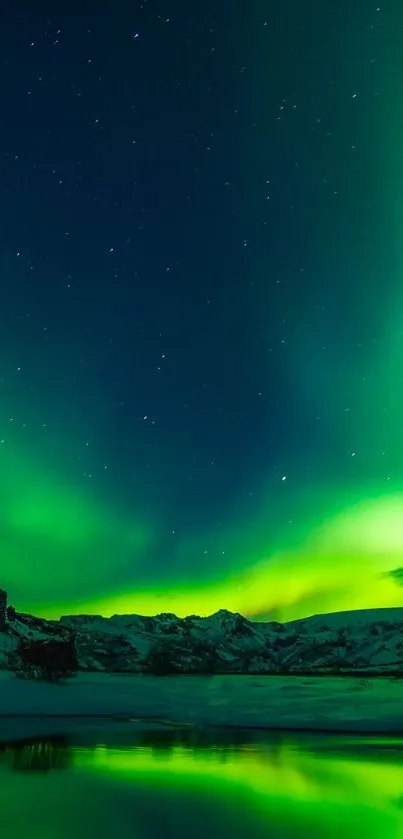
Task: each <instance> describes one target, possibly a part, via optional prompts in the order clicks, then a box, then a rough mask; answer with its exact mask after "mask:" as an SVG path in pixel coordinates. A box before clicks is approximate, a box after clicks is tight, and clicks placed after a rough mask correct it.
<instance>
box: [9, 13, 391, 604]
mask: <svg viewBox="0 0 403 839" xmlns="http://www.w3.org/2000/svg"><path fill="white" fill-rule="evenodd" d="M217 5H218V6H219V8H217ZM0 40H1V51H2V56H4V58H3V60H4V65H5V67H6V72H5V73H4V74H3V78H2V80H1V81H0V91H1V97H2V101H3V113H6V114H7V119H6V121H5V123H4V126H3V128H2V137H1V140H0V179H1V188H2V196H3V203H2V224H1V232H0V242H1V283H2V298H1V301H2V305H1V308H0V327H1V332H0V335H1V337H0V504H1V506H0V510H1V517H0V586H3V587H4V588H6V589H7V590H8V592H9V598H10V601H11V602H13V603H15V605H16V606H17V608H19V609H21V610H27V611H33V612H36V613H37V614H41V615H43V616H49V617H58V616H59V615H60V614H62V613H63V614H66V613H74V612H82V611H86V612H101V613H102V614H105V615H110V614H113V613H114V612H140V613H143V614H155V613H158V612H161V611H170V612H171V611H172V612H176V613H177V614H178V615H180V616H183V615H185V614H192V613H197V614H202V615H205V614H209V613H211V612H214V611H216V610H217V609H220V608H227V609H231V610H234V611H239V612H241V613H243V614H245V615H248V616H252V617H258V616H271V617H275V618H277V619H282V620H283V619H291V618H296V617H302V616H305V615H309V614H312V613H315V612H326V611H333V610H338V609H354V608H367V607H368V608H372V607H379V606H396V605H403V586H402V585H400V584H399V581H400V579H399V574H396V573H395V572H396V571H397V570H398V569H399V568H400V567H403V395H402V382H403V293H402V279H401V277H402V270H403V249H402V244H401V224H402V218H403V206H402V198H401V195H402V189H401V181H402V168H403V167H402V162H401V140H402V127H401V115H400V108H401V103H400V81H399V80H400V79H401V78H402V76H403V60H402V55H403V11H402V8H401V6H400V5H399V4H398V3H397V0H391V2H389V3H387V4H385V6H380V7H379V8H378V7H377V5H376V4H371V3H368V2H366V0H365V2H364V0H358V2H357V3H355V4H354V9H353V10H352V8H351V4H349V3H347V0H341V2H340V3H338V4H337V8H336V4H331V3H328V2H326V3H320V2H319V0H315V2H313V3H312V4H310V8H309V9H307V8H305V5H304V4H300V3H296V2H295V0H286V2H285V3H284V4H282V5H281V8H274V7H273V8H272V9H270V8H269V9H268V8H267V4H265V3H263V2H261V0H256V2H255V3H254V4H253V3H252V4H251V5H250V4H247V5H246V6H245V4H241V3H235V4H230V3H229V0H228V1H227V0H224V1H223V2H222V3H220V4H216V3H213V2H212V0H206V2H204V3H203V4H201V6H200V8H199V6H198V4H189V3H185V2H183V0H178V2H177V3H175V4H172V2H168V0H158V2H157V0H156V2H151V0H150V2H145V0H144V2H143V3H134V4H131V5H130V8H129V7H127V8H126V9H125V8H123V7H122V9H116V8H110V7H108V8H105V9H104V8H102V9H101V10H96V12H95V11H94V10H93V9H92V8H91V7H90V4H86V3H84V5H81V6H80V8H79V10H78V9H75V7H74V4H73V5H72V4H71V3H70V4H67V3H64V2H62V3H60V4H58V7H57V9H56V10H55V9H54V8H52V6H51V5H50V4H49V7H47V4H46V3H43V4H41V3H39V4H35V8H34V7H33V6H32V4H29V3H28V2H27V0H24V1H23V2H22V3H21V4H20V5H19V9H18V11H16V12H15V14H14V13H10V14H9V16H8V17H7V20H6V22H5V24H4V26H3V27H2V28H1V32H0ZM196 55H197V61H195V56H196Z"/></svg>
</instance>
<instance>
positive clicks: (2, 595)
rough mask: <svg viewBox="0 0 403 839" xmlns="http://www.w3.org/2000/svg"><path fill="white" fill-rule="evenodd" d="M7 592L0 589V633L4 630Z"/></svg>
mask: <svg viewBox="0 0 403 839" xmlns="http://www.w3.org/2000/svg"><path fill="white" fill-rule="evenodd" d="M6 613H7V592H6V591H4V588H0V632H4V630H5V628H6Z"/></svg>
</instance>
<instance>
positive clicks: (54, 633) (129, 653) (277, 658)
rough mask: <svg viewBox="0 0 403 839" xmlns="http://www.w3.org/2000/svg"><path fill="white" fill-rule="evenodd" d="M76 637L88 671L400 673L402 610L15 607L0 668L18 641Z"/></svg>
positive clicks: (1, 636) (9, 662)
mask: <svg viewBox="0 0 403 839" xmlns="http://www.w3.org/2000/svg"><path fill="white" fill-rule="evenodd" d="M71 637H74V643H75V650H76V654H77V661H78V667H79V669H81V670H86V671H101V672H108V673H154V674H160V675H165V674H170V673H177V674H192V673H194V674H196V673H198V674H208V673H214V674H227V673H228V674H229V673H233V674H247V673H248V674H268V675H270V674H289V675H293V674H295V675H302V674H311V675H329V674H334V675H336V674H346V675H347V674H349V675H361V676H362V675H399V676H400V675H402V676H403V609H375V610H367V611H358V612H340V613H337V614H331V615H320V616H315V617H311V618H307V619H306V620H300V621H294V622H291V623H287V624H280V623H276V622H273V621H271V622H267V623H263V622H262V623H259V622H253V621H249V620H247V619H246V618H244V617H242V615H238V614H232V613H231V612H226V611H223V610H222V611H219V612H217V613H216V614H214V615H211V616H210V617H207V618H200V617H197V616H191V617H187V618H183V619H180V618H177V617H176V616H175V615H172V614H162V615H157V616H155V617H141V616H139V615H115V616H114V617H112V618H103V617H101V616H88V615H77V616H72V617H71V616H70V617H63V618H61V619H60V621H46V620H42V619H39V618H34V617H32V616H30V615H22V614H19V613H18V612H17V613H16V614H15V615H13V620H10V619H9V618H8V617H7V614H6V625H5V629H4V631H3V632H2V633H0V667H3V668H4V667H8V668H11V669H13V668H14V666H15V665H14V663H13V662H14V661H15V651H16V650H17V648H18V645H19V644H20V643H21V640H23V641H24V640H25V641H26V640H28V641H34V640H46V639H53V640H54V641H58V640H60V641H64V642H65V641H66V640H68V639H69V638H71Z"/></svg>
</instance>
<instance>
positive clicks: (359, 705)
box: [0, 671, 403, 740]
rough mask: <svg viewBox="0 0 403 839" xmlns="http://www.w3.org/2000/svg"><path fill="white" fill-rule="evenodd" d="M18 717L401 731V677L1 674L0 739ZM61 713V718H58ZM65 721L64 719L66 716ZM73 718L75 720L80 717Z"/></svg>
mask: <svg viewBox="0 0 403 839" xmlns="http://www.w3.org/2000/svg"><path fill="white" fill-rule="evenodd" d="M11 717H13V718H14V724H15V725H17V719H16V718H17V717H19V718H22V717H24V718H26V719H27V723H26V724H27V725H28V718H31V721H30V723H29V729H30V730H31V729H32V728H33V729H34V730H37V727H38V719H37V720H36V722H35V719H34V718H35V717H36V718H39V717H42V718H48V722H47V724H46V730H48V729H49V726H50V727H52V725H53V724H52V723H51V718H58V722H57V731H58V732H60V731H61V730H64V728H66V730H71V728H72V725H73V719H74V718H79V717H81V718H83V719H82V721H81V723H80V727H82V725H83V724H84V718H96V717H99V718H102V717H103V718H105V717H123V718H126V719H127V718H131V719H134V720H139V719H142V720H149V721H155V720H159V721H169V722H171V723H174V724H185V725H188V724H193V725H197V726H202V727H203V726H204V727H206V726H207V727H208V726H218V727H226V726H235V727H239V728H262V729H271V730H276V729H277V730H279V729H282V730H308V731H315V730H317V731H351V732H374V733H384V732H393V733H403V681H399V680H396V679H380V678H378V679H377V678H375V679H373V680H370V681H369V682H366V681H363V680H358V679H351V678H330V677H329V678H328V677H318V678H313V677H312V678H310V677H306V678H300V677H279V676H224V677H222V676H176V677H175V676H166V677H154V676H138V675H105V674H80V675H79V676H77V677H76V678H74V679H72V680H71V681H70V682H68V683H67V684H63V685H52V684H47V683H41V682H28V681H22V680H18V679H16V678H15V676H14V675H13V674H11V673H9V672H5V671H2V672H0V740H1V739H5V738H6V737H9V735H10V732H11V730H12V729H13V727H14V726H12V725H11V723H12V720H11V719H10V718H11ZM62 718H63V720H64V722H63V723H62ZM68 718H70V722H68V723H67V721H66V720H67V719H68ZM77 724H78V719H77ZM53 728H55V726H54V725H53Z"/></svg>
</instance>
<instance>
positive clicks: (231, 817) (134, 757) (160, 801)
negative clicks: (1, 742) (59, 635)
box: [0, 730, 403, 839]
mask: <svg viewBox="0 0 403 839" xmlns="http://www.w3.org/2000/svg"><path fill="white" fill-rule="evenodd" d="M102 739H103V740H104V742H103V743H100V742H99V738H98V742H97V744H96V745H88V744H85V743H82V744H80V743H78V742H76V744H75V745H72V744H69V743H67V742H63V741H59V742H47V743H35V744H31V745H25V746H22V747H21V746H20V747H14V748H6V749H4V750H3V751H2V752H1V753H0V814H1V830H2V833H3V835H5V836H6V835H10V831H12V833H13V836H14V837H17V839H19V837H22V836H24V837H25V836H27V835H29V837H30V839H39V837H40V839H47V837H49V839H50V837H52V839H56V837H60V839H67V838H69V839H70V838H71V839H72V837H77V839H81V837H84V836H85V837H86V839H93V837H97V839H100V837H102V839H103V837H113V836H115V835H116V834H117V833H118V834H119V837H126V836H128V837H129V836H130V837H138V839H157V837H160V836H161V837H165V838H166V839H169V837H171V836H172V837H176V838H177V839H182V837H183V839H185V837H186V839H188V837H192V839H205V837H211V836H221V835H223V834H224V833H228V832H230V833H231V836H232V839H241V837H242V839H244V837H247V839H260V837H262V839H263V837H265V839H268V838H269V839H270V837H276V839H291V837H306V839H308V837H309V839H311V838H312V837H318V839H321V838H322V837H326V839H335V838H336V837H337V838H338V839H339V837H340V835H341V834H342V833H343V832H344V833H345V834H346V836H350V835H351V836H352V835H353V834H354V835H357V836H363V837H365V839H380V837H382V839H386V838H387V839H403V741H398V740H383V741H380V740H376V741H375V740H363V739H360V740H354V741H352V740H347V739H344V740H343V739H342V738H335V737H334V738H319V737H318V738H315V739H312V738H302V737H301V738H299V739H298V740H296V739H295V738H293V739H287V738H276V739H264V738H252V737H251V735H250V734H249V735H243V734H242V733H239V732H238V733H237V734H236V736H235V735H234V737H230V736H229V735H228V733H227V734H226V735H225V736H223V737H219V736H218V735H213V734H210V735H209V734H206V733H204V734H203V733H197V732H196V731H192V730H187V731H186V732H182V733H180V732H179V733H176V734H173V733H172V732H165V734H164V733H161V732H159V733H157V732H148V733H143V734H142V735H137V737H136V742H133V741H132V743H131V745H130V746H128V745H127V743H126V744H125V743H124V738H121V742H120V743H119V742H117V740H116V735H115V737H114V738H113V739H112V740H111V741H108V739H105V737H104V738H102Z"/></svg>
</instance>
